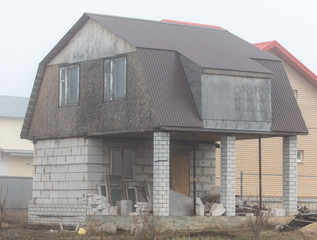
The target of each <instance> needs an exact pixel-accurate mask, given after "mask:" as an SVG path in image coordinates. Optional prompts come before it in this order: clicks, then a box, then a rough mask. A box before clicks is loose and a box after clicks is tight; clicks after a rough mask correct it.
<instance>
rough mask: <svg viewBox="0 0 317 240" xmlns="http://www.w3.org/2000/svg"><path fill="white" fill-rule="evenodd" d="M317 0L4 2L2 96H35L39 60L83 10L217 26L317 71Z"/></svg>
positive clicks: (0, 59)
mask: <svg viewBox="0 0 317 240" xmlns="http://www.w3.org/2000/svg"><path fill="white" fill-rule="evenodd" d="M316 9H317V1H316V0H301V1H295V0H288V1H287V0H278V1H277V0H266V1H257V0H240V1H237V0H217V1H214V0H209V1H207V0H195V1H192V0H191V1H189V0H182V1H180V0H168V1H167V0H160V1H150V0H134V1H131V0H112V1H108V0H89V1H84V0H63V1H61V0H54V1H44V0H31V1H30V0H29V1H28V0H10V1H2V2H1V5H0V29H1V38H0V54H1V55H0V56H1V57H0V95H7V96H23V97H30V93H31V90H32V87H33V82H34V79H35V74H36V71H37V67H38V64H39V62H40V61H41V60H42V59H43V58H44V57H45V56H46V54H47V53H48V52H49V51H50V50H51V49H52V48H53V47H54V46H55V44H56V43H57V42H58V41H59V40H60V39H61V38H62V37H63V35H64V34H66V32H67V31H68V30H69V29H70V28H71V27H72V25H73V24H75V22H76V21H77V20H78V19H79V18H80V17H81V16H82V14H83V13H84V12H92V13H101V14H108V15H116V16H122V17H133V18H141V19H149V20H158V21H159V20H161V19H164V18H167V19H174V20H180V21H188V22H196V23H204V24H210V25H218V26H221V27H222V28H224V29H227V30H228V31H230V32H231V33H233V34H235V35H237V36H239V37H240V38H242V39H244V40H246V41H248V42H250V43H256V42H263V41H270V40H277V41H278V42H279V43H280V44H282V46H284V47H285V48H286V49H287V50H288V51H290V52H291V53H292V54H293V55H294V56H295V57H296V58H297V59H299V60H300V61H301V62H302V63H303V64H304V65H306V67H308V68H309V69H310V70H311V71H313V72H314V73H315V74H317V61H316V54H317V27H316V25H317V14H316Z"/></svg>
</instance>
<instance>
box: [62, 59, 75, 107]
mask: <svg viewBox="0 0 317 240" xmlns="http://www.w3.org/2000/svg"><path fill="white" fill-rule="evenodd" d="M72 68H77V76H78V78H77V99H76V103H68V102H67V98H68V83H67V82H68V81H67V70H68V69H72ZM63 71H65V74H64V75H65V79H63V78H62V72H63ZM63 83H64V84H65V89H64V102H65V103H63V101H62V96H63V94H62V90H63V89H62V84H63ZM78 102H79V65H72V66H66V67H61V68H60V69H59V106H69V105H77V104H78Z"/></svg>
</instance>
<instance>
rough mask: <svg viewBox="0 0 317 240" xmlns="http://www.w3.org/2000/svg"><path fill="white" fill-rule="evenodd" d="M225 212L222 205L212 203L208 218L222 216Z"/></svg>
mask: <svg viewBox="0 0 317 240" xmlns="http://www.w3.org/2000/svg"><path fill="white" fill-rule="evenodd" d="M225 212H226V209H225V208H224V206H223V204H218V203H214V204H212V205H211V207H210V216H222V215H223V214H224V213H225Z"/></svg>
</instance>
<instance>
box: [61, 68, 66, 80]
mask: <svg viewBox="0 0 317 240" xmlns="http://www.w3.org/2000/svg"><path fill="white" fill-rule="evenodd" d="M61 80H65V68H61Z"/></svg>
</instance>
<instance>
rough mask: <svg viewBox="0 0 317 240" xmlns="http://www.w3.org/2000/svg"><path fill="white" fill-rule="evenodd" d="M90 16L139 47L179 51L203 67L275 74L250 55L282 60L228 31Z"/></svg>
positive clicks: (89, 14)
mask: <svg viewBox="0 0 317 240" xmlns="http://www.w3.org/2000/svg"><path fill="white" fill-rule="evenodd" d="M87 15H88V16H89V17H91V18H92V19H94V20H95V21H97V22H98V23H100V24H101V25H103V26H104V27H106V28H107V29H109V30H110V31H112V32H114V33H116V34H117V35H119V36H120V37H121V38H123V39H125V40H126V41H127V42H129V43H131V44H132V45H134V46H135V47H140V48H151V49H162V50H173V51H177V52H178V53H180V54H182V55H184V56H185V57H187V58H189V59H190V60H192V61H193V62H195V63H197V64H198V65H200V66H201V67H203V68H211V69H220V70H232V71H243V72H258V73H271V72H270V71H268V69H266V68H264V67H262V66H261V65H259V64H257V63H256V62H254V61H252V60H251V59H250V58H258V59H270V60H277V59H278V58H276V57H274V56H272V55H271V54H269V53H266V52H264V51H261V50H260V49H258V48H257V47H255V46H253V45H252V44H250V43H248V42H246V41H244V40H242V39H241V38H239V37H237V36H235V35H233V34H232V33H230V32H228V31H226V30H221V29H214V28H206V27H199V26H188V25H182V24H174V23H166V22H158V21H147V20H140V19H131V18H122V17H114V16H107V15H99V14H92V13H87Z"/></svg>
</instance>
